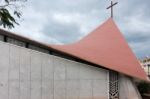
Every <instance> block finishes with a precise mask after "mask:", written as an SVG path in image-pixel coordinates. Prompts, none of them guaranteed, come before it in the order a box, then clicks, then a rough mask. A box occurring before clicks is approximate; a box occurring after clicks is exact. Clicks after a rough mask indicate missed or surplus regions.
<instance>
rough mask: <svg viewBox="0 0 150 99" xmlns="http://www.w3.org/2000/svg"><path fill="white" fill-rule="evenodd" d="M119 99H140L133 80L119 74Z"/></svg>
mask: <svg viewBox="0 0 150 99" xmlns="http://www.w3.org/2000/svg"><path fill="white" fill-rule="evenodd" d="M119 81H120V93H119V94H120V99H142V98H141V96H140V94H139V92H138V90H137V88H136V86H135V84H134V83H133V81H132V80H131V79H130V78H128V77H126V76H124V75H121V76H120V80H119Z"/></svg>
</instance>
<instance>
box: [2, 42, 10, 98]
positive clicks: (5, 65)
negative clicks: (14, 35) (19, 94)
mask: <svg viewBox="0 0 150 99" xmlns="http://www.w3.org/2000/svg"><path fill="white" fill-rule="evenodd" d="M8 69H9V45H8V44H5V43H3V42H0V99H8Z"/></svg>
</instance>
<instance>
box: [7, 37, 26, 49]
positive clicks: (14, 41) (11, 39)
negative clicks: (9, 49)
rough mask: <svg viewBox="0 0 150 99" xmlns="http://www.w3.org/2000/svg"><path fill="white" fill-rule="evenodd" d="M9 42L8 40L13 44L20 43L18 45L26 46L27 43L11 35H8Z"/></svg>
mask: <svg viewBox="0 0 150 99" xmlns="http://www.w3.org/2000/svg"><path fill="white" fill-rule="evenodd" d="M7 42H8V43H11V44H15V45H18V46H22V47H25V43H24V42H22V41H18V40H16V39H13V38H10V37H7Z"/></svg>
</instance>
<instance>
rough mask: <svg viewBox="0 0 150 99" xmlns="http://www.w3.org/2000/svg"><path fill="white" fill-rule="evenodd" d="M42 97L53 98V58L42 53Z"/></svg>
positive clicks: (43, 98)
mask: <svg viewBox="0 0 150 99" xmlns="http://www.w3.org/2000/svg"><path fill="white" fill-rule="evenodd" d="M41 57H42V99H53V76H54V75H53V74H54V73H53V72H54V70H53V58H52V56H51V55H47V54H42V56H41Z"/></svg>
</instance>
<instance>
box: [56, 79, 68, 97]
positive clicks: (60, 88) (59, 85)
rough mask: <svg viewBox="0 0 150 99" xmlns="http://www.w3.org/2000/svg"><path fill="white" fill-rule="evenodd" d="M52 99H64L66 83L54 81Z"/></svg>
mask: <svg viewBox="0 0 150 99" xmlns="http://www.w3.org/2000/svg"><path fill="white" fill-rule="evenodd" d="M54 99H66V81H65V80H55V81H54Z"/></svg>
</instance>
